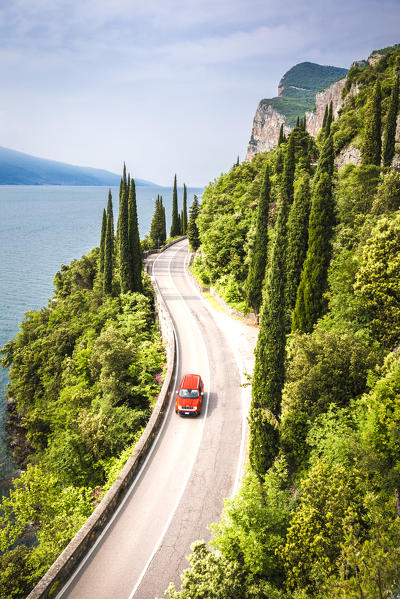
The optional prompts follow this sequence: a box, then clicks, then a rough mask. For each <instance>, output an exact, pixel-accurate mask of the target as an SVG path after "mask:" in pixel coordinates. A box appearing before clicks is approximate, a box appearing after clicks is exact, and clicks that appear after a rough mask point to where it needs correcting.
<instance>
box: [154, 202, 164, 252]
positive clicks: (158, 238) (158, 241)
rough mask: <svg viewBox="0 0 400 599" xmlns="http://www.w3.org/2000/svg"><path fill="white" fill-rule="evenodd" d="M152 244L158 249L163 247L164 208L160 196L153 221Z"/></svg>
mask: <svg viewBox="0 0 400 599" xmlns="http://www.w3.org/2000/svg"><path fill="white" fill-rule="evenodd" d="M164 241H165V240H164ZM150 242H151V244H152V246H153V247H156V248H159V247H161V245H162V244H163V206H162V199H161V198H160V196H157V199H156V204H155V209H154V215H153V220H152V221H151V228H150Z"/></svg>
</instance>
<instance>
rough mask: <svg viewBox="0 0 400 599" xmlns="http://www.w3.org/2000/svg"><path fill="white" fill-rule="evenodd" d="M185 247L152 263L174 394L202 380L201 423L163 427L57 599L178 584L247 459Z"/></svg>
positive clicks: (226, 365) (145, 597)
mask: <svg viewBox="0 0 400 599" xmlns="http://www.w3.org/2000/svg"><path fill="white" fill-rule="evenodd" d="M187 255H188V254H187V242H186V241H183V242H179V243H178V244H175V245H174V246H171V247H170V248H169V249H168V250H166V251H165V252H163V253H162V254H158V255H156V257H155V258H154V259H153V263H152V265H153V269H152V270H153V276H154V278H155V280H156V282H157V284H158V286H159V289H160V292H161V294H162V296H163V298H164V301H165V303H166V305H167V308H168V310H169V312H170V314H171V318H172V320H173V324H174V329H175V334H176V339H177V360H178V363H177V372H176V381H175V388H177V387H178V385H179V382H180V379H181V377H182V375H183V374H185V373H188V372H189V373H195V374H200V375H201V376H202V378H203V381H204V385H205V387H204V391H205V393H204V398H203V407H202V413H201V415H200V416H199V417H197V418H193V417H190V418H188V417H180V416H178V415H176V414H175V411H174V401H175V394H174V395H173V396H172V399H171V403H170V407H169V410H168V413H167V415H166V419H165V423H164V425H163V428H162V429H161V432H160V434H159V436H158V437H157V440H156V442H155V445H154V450H153V451H152V454H151V456H150V458H149V460H148V461H147V464H146V465H145V467H144V469H143V471H142V472H141V473H140V475H139V476H138V477H137V479H136V480H135V481H134V483H133V485H132V487H131V489H130V490H129V492H128V494H127V496H126V500H125V502H124V504H123V506H122V507H121V508H120V510H119V511H118V512H117V514H116V516H115V518H114V519H113V521H112V523H111V525H110V526H109V527H108V528H107V529H106V531H105V532H104V533H103V536H102V537H101V539H100V541H99V542H98V543H97V544H96V547H95V549H94V550H93V551H92V552H91V553H90V554H89V555H88V556H87V558H86V560H85V561H84V563H83V565H82V566H81V567H80V569H79V570H78V571H77V573H76V575H75V577H74V578H73V579H71V580H70V581H69V583H68V585H67V586H65V587H64V588H63V590H62V591H61V592H60V593H59V594H58V596H57V599H66V598H68V599H92V598H93V599H131V598H133V597H134V598H135V599H154V597H160V598H161V597H163V596H164V590H165V589H166V588H167V586H168V584H169V582H170V581H173V582H175V584H176V585H177V586H179V583H180V576H179V575H180V573H181V572H182V570H183V569H184V568H186V567H188V563H187V561H186V559H185V556H187V555H189V554H190V545H191V543H192V542H193V541H195V540H196V539H204V540H206V541H207V540H209V538H210V532H209V530H208V525H209V524H211V523H212V522H215V521H217V520H218V519H219V517H220V515H221V511H222V509H223V499H224V498H225V497H229V496H230V495H231V494H232V490H233V486H234V484H235V481H236V480H237V474H238V466H239V467H240V465H241V462H242V461H243V440H242V432H243V427H244V422H243V409H242V408H243V397H242V390H241V388H240V382H241V381H240V372H239V367H238V364H237V355H235V348H234V347H232V346H233V345H234V344H232V343H230V342H229V339H227V337H226V336H225V334H224V333H223V332H222V330H221V329H220V328H219V326H218V325H217V323H216V321H215V320H214V318H213V316H212V314H211V312H210V310H209V309H208V308H207V306H206V305H205V302H204V300H203V299H202V297H201V295H200V293H199V291H198V290H197V289H196V287H195V286H194V285H193V283H192V281H191V280H190V278H189V277H188V275H187V273H186V271H185V260H186V259H187Z"/></svg>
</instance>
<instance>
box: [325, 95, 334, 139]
mask: <svg viewBox="0 0 400 599" xmlns="http://www.w3.org/2000/svg"><path fill="white" fill-rule="evenodd" d="M332 121H333V103H332V101H331V102H330V103H329V109H328V115H327V117H326V125H325V130H326V131H325V135H329V134H330V132H331V125H332Z"/></svg>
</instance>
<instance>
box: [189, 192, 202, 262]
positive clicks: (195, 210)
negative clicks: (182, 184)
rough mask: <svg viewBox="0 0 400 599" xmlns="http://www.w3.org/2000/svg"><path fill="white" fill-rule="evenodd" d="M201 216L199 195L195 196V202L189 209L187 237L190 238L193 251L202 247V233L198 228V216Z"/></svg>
mask: <svg viewBox="0 0 400 599" xmlns="http://www.w3.org/2000/svg"><path fill="white" fill-rule="evenodd" d="M198 216H199V203H198V200H197V196H196V195H195V196H194V198H193V203H192V205H191V206H190V209H189V221H188V226H187V238H188V240H189V246H190V248H191V250H192V251H194V252H195V251H196V250H197V249H198V248H199V247H200V235H199V229H198V228H197V223H196V220H197V217H198Z"/></svg>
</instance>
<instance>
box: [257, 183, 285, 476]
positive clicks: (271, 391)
mask: <svg viewBox="0 0 400 599" xmlns="http://www.w3.org/2000/svg"><path fill="white" fill-rule="evenodd" d="M289 206H290V204H289V199H288V196H287V194H286V193H284V192H283V191H282V194H281V199H280V204H279V209H278V216H277V221H276V225H275V228H276V230H275V241H274V245H273V249H272V257H271V267H270V269H269V272H268V275H267V278H266V288H265V298H264V302H263V304H262V308H261V315H260V329H259V333H258V339H257V347H256V351H255V354H256V360H255V366H254V375H253V388H252V404H251V410H250V463H251V465H252V467H253V469H254V470H255V472H256V473H257V475H258V476H259V477H260V478H262V477H263V476H264V474H265V473H266V471H267V469H268V468H269V467H270V466H271V464H272V462H273V459H274V458H275V456H276V455H277V453H278V440H279V435H278V430H277V421H278V418H279V415H280V411H281V400H282V387H283V383H284V374H285V371H284V360H285V346H286V322H285V281H286V243H287V218H288V213H289Z"/></svg>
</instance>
